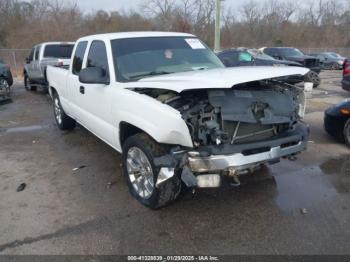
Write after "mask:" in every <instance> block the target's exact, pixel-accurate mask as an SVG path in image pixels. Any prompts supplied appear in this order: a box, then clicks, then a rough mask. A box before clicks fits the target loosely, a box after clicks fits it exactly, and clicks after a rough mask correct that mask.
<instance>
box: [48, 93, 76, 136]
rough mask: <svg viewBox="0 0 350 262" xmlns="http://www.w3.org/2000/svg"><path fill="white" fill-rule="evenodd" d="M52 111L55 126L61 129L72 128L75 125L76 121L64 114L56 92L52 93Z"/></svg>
mask: <svg viewBox="0 0 350 262" xmlns="http://www.w3.org/2000/svg"><path fill="white" fill-rule="evenodd" d="M53 111H54V115H55V120H56V123H57V126H58V128H59V129H61V130H72V129H74V128H75V126H76V122H75V120H74V119H73V118H71V117H69V116H68V115H66V113H65V112H64V110H63V108H62V105H61V102H60V99H59V96H58V94H57V93H54V94H53Z"/></svg>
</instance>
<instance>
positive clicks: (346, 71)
mask: <svg viewBox="0 0 350 262" xmlns="http://www.w3.org/2000/svg"><path fill="white" fill-rule="evenodd" d="M341 83H342V87H343V89H344V90H346V91H350V58H348V59H345V61H344V64H343V80H342V82H341Z"/></svg>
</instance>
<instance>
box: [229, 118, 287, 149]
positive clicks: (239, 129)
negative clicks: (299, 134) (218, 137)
mask: <svg viewBox="0 0 350 262" xmlns="http://www.w3.org/2000/svg"><path fill="white" fill-rule="evenodd" d="M288 129H289V124H279V125H262V124H251V123H242V122H240V123H238V122H232V121H224V132H225V133H226V134H227V135H228V140H229V142H231V143H232V144H244V143H250V142H258V141H262V140H266V139H270V138H273V137H274V136H276V135H278V134H280V133H283V132H285V131H286V130H288Z"/></svg>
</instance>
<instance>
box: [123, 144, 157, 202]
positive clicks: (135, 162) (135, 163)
mask: <svg viewBox="0 0 350 262" xmlns="http://www.w3.org/2000/svg"><path fill="white" fill-rule="evenodd" d="M126 170H127V172H128V176H129V179H130V182H131V184H132V186H133V188H134V190H135V192H136V193H137V194H138V195H139V196H140V197H142V198H144V199H148V198H150V197H151V195H152V193H153V190H154V179H153V170H152V165H151V163H150V162H149V160H148V157H147V156H146V154H145V153H144V152H143V151H142V150H141V149H139V148H137V147H131V148H130V149H129V151H128V153H127V158H126Z"/></svg>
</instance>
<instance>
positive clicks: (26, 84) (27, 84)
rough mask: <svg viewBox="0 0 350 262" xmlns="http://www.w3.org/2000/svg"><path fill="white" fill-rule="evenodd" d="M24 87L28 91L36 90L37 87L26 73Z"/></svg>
mask: <svg viewBox="0 0 350 262" xmlns="http://www.w3.org/2000/svg"><path fill="white" fill-rule="evenodd" d="M24 88H25V89H26V90H27V91H36V87H35V86H32V85H31V84H30V79H29V77H28V75H27V74H24Z"/></svg>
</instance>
